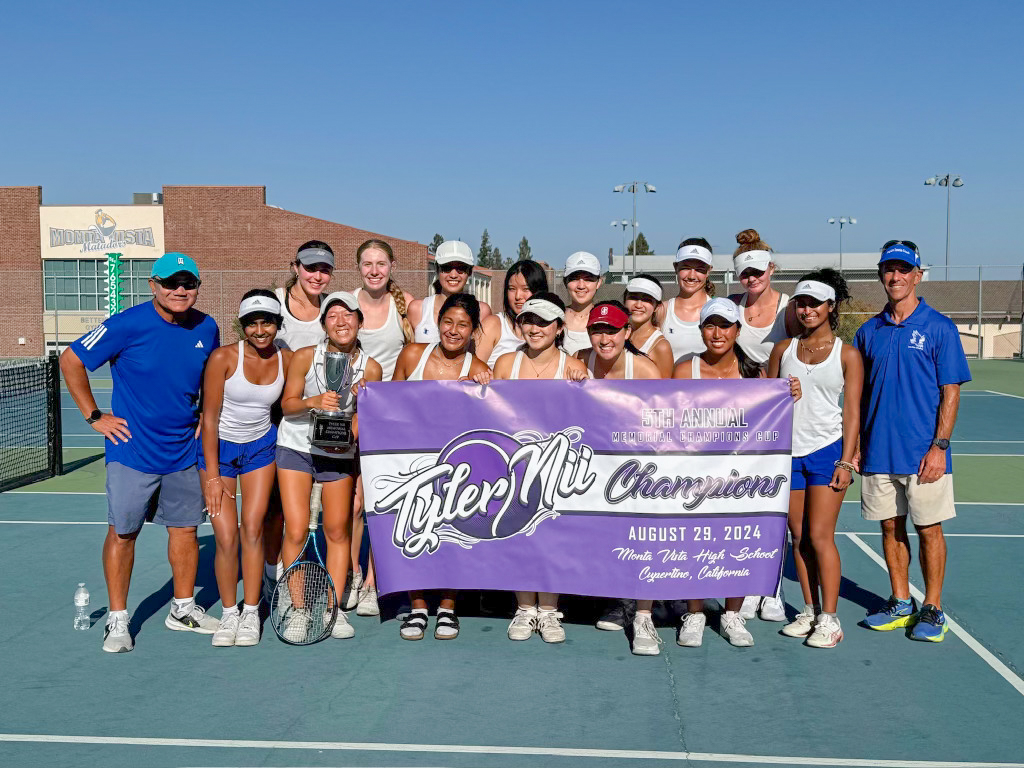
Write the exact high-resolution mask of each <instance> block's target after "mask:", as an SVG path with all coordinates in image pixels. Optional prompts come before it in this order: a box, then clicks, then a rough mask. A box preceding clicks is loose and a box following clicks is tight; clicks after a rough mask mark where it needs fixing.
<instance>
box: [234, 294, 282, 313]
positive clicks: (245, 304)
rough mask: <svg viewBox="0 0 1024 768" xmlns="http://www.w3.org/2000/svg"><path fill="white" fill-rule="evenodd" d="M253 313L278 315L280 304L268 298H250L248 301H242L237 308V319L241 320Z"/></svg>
mask: <svg viewBox="0 0 1024 768" xmlns="http://www.w3.org/2000/svg"><path fill="white" fill-rule="evenodd" d="M253 312H266V313H267V314H268V315H280V314H281V302H279V301H278V300H277V299H272V298H270V297H269V296H250V297H249V298H248V299H242V303H241V304H240V305H239V306H238V317H239V318H243V317H245V316H246V315H251V314H252V313H253Z"/></svg>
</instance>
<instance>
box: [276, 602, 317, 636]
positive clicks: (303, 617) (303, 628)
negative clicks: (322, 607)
mask: <svg viewBox="0 0 1024 768" xmlns="http://www.w3.org/2000/svg"><path fill="white" fill-rule="evenodd" d="M312 621H313V617H312V616H310V615H309V612H308V611H306V610H305V609H302V608H296V609H295V610H293V611H292V612H291V613H290V614H289V615H288V619H287V621H286V622H285V625H284V630H283V631H282V633H281V634H282V636H283V637H284V639H285V640H291V641H292V642H293V643H301V642H305V640H306V635H308V634H309V625H310V622H312Z"/></svg>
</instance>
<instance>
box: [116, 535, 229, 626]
mask: <svg viewBox="0 0 1024 768" xmlns="http://www.w3.org/2000/svg"><path fill="white" fill-rule="evenodd" d="M216 549H217V548H216V544H215V543H214V538H213V534H212V533H211V534H208V535H206V536H200V537H199V573H198V575H197V578H196V590H197V591H196V603H198V604H199V605H201V606H203V607H204V608H205V609H207V610H209V608H210V607H211V606H213V605H216V604H217V603H218V602H220V595H219V594H218V593H217V579H216V577H215V575H214V570H213V558H214V555H215V554H216ZM166 568H167V570H168V579H167V581H166V582H165V583H164V584H163V586H161V587H160V589H158V590H156V591H155V592H151V593H150V594H148V595H146V597H144V598H143V599H142V600H141V601H140V602H139V603H138V607H136V608H135V610H134V611H133V612H132V617H131V621H130V623H129V625H128V628H129V630H130V631H131V633H132V635H133V636H136V635H141V634H142V628H143V626H144V625H145V624H146V622H147V621H149V620H150V619H152V618H153V617H154V616H157V617H158V618H159V617H160V616H162V615H163V614H164V613H166V612H167V610H168V606H169V605H170V602H171V600H172V599H173V598H174V581H173V580H172V579H171V578H170V577H169V572H170V565H169V564H167V565H166ZM128 601H129V603H130V604H131V603H134V600H133V599H132V597H131V593H130V591H129V598H128ZM161 624H162V622H161Z"/></svg>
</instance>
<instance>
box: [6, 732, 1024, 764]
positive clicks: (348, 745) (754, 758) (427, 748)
mask: <svg viewBox="0 0 1024 768" xmlns="http://www.w3.org/2000/svg"><path fill="white" fill-rule="evenodd" d="M4 741H6V742H28V743H32V744H108V745H115V746H141V747H181V748H186V747H189V748H194V747H207V748H214V749H291V750H306V751H312V750H324V751H334V752H433V753H439V754H472V755H514V756H516V757H521V756H524V755H534V756H543V757H585V758H611V759H615V760H672V761H679V762H684V761H694V762H704V763H761V764H765V765H821V766H851V767H860V766H864V767H865V768H871V767H874V768H1024V763H1004V762H976V761H966V762H963V761H956V760H876V759H871V758H864V759H860V758H850V757H784V756H778V755H741V754H732V753H723V752H668V751H658V750H636V751H633V750H626V749H584V748H580V749H573V748H569V747H525V746H523V747H520V746H514V747H508V746H498V745H481V746H476V745H471V744H386V743H377V742H355V741H271V740H264V739H164V738H139V737H130V736H62V735H57V734H31V733H0V742H4Z"/></svg>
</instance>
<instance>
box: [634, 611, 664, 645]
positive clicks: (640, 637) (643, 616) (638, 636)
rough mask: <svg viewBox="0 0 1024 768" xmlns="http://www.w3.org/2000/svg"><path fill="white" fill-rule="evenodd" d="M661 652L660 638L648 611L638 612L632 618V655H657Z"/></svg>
mask: <svg viewBox="0 0 1024 768" xmlns="http://www.w3.org/2000/svg"><path fill="white" fill-rule="evenodd" d="M659 653H661V638H660V637H658V631H657V630H656V629H655V628H654V621H653V620H652V619H651V614H649V613H638V614H637V615H636V618H635V619H633V655H634V656H657V655H658V654H659Z"/></svg>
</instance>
